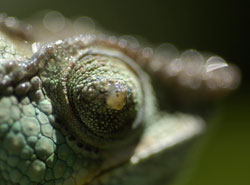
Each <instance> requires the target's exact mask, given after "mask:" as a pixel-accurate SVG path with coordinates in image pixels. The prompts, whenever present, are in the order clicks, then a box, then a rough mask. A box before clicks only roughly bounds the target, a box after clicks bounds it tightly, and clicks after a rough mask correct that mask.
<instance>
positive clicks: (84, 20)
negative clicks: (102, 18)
mask: <svg viewBox="0 0 250 185" xmlns="http://www.w3.org/2000/svg"><path fill="white" fill-rule="evenodd" d="M73 27H74V32H75V33H76V34H83V33H91V32H93V31H94V30H95V22H94V21H93V20H92V19H91V18H90V17H87V16H83V17H78V18H77V19H76V20H75V21H74V23H73Z"/></svg>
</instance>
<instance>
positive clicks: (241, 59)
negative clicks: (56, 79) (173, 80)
mask: <svg viewBox="0 0 250 185" xmlns="http://www.w3.org/2000/svg"><path fill="white" fill-rule="evenodd" d="M43 9H52V10H58V11H60V12H61V13H62V14H63V15H65V16H67V17H76V16H80V15H81V16H89V17H92V18H94V19H95V20H97V21H98V23H99V24H100V25H101V26H103V27H104V28H106V29H108V30H111V31H113V32H116V33H119V34H124V35H128V34H132V35H139V36H142V37H143V38H146V39H148V40H149V41H150V42H151V43H153V44H156V45H157V44H159V43H163V42H170V43H173V44H174V45H175V46H176V47H177V48H179V49H187V48H195V49H198V50H201V51H211V52H214V53H216V54H218V55H220V56H222V57H223V58H225V59H226V60H227V61H231V62H233V63H236V64H237V65H239V66H240V68H241V70H242V72H243V82H242V85H241V87H240V88H239V90H238V91H236V92H235V93H233V94H232V95H231V96H229V97H227V98H226V99H224V100H223V101H220V102H218V103H217V104H218V105H217V109H216V111H215V115H214V116H213V117H212V118H211V120H210V125H209V127H208V130H207V132H206V133H205V135H204V136H203V137H202V138H201V141H200V143H199V146H198V148H197V147H196V148H195V149H194V152H193V153H192V155H191V156H190V160H189V161H188V162H187V165H188V166H189V168H191V169H192V170H188V171H187V172H185V173H183V174H181V175H180V176H179V178H178V179H177V182H176V185H250V118H249V117H250V77H249V76H250V75H249V72H248V69H249V67H248V63H249V58H250V57H249V50H247V46H248V45H249V43H250V39H249V33H250V32H249V30H248V29H247V26H249V24H250V13H249V11H250V6H249V3H248V2H244V1H233V0H228V1H226V0H208V1H202V0H189V1H184V0H165V1H157V0H141V1H139V0H138V1H136V0H127V1H119V0H105V1H104V0H99V1H98V0H70V1H62V0H43V1H38V0H22V1H21V0H6V1H3V0H0V12H6V13H8V14H9V15H11V16H17V17H19V18H26V17H30V16H31V15H32V14H34V13H35V12H37V11H39V10H43Z"/></svg>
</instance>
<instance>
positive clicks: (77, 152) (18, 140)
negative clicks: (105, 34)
mask: <svg viewBox="0 0 250 185" xmlns="http://www.w3.org/2000/svg"><path fill="white" fill-rule="evenodd" d="M13 38H14V36H13V33H7V34H6V33H4V32H0V146H1V147H0V184H1V185H31V184H32V185H56V184H63V185H85V184H91V185H118V184H119V185H123V184H124V185H128V184H130V185H140V184H141V185H155V184H169V182H170V181H171V180H172V178H173V177H174V176H175V175H176V174H177V172H178V171H179V169H180V168H181V167H182V163H183V160H184V159H185V156H186V153H187V151H188V148H190V145H191V144H192V143H193V141H194V139H195V138H196V137H197V136H198V135H199V134H200V133H201V132H202V130H203V127H204V122H203V120H202V119H201V118H200V117H197V116H191V115H186V114H181V113H179V114H167V113H164V112H162V111H160V110H159V109H158V107H157V100H156V98H155V95H154V92H153V88H152V87H151V83H150V79H149V77H148V75H147V74H146V73H145V72H144V71H143V70H142V69H141V67H139V65H140V64H142V63H143V60H145V61H146V60H148V58H147V57H141V58H139V59H138V56H136V55H135V54H134V53H133V52H134V51H133V50H129V49H127V50H126V49H122V48H119V46H118V45H117V44H113V43H109V42H108V39H106V38H104V39H103V38H96V36H89V35H88V36H80V37H75V38H69V39H65V40H64V41H60V42H55V43H51V44H45V45H44V46H43V47H41V48H40V49H39V50H38V51H36V52H35V53H34V54H33V53H32V52H30V51H27V50H26V49H24V48H23V47H22V46H23V44H22V43H21V44H20V43H19V41H17V40H16V39H15V38H14V39H13ZM88 48H92V49H90V51H87V52H86V49H88ZM136 52H137V51H136ZM86 53H87V54H86ZM137 53H138V52H137ZM84 56H85V58H84ZM96 56H97V57H96ZM81 61H82V63H81ZM87 61H89V63H88V62H87ZM124 61H126V62H125V63H126V64H122V63H123V62H124ZM131 62H132V63H134V62H137V63H138V64H139V65H138V64H131ZM140 62H142V63H140ZM86 63H87V64H86ZM99 63H102V65H101V66H99V67H97V66H98V65H99ZM116 63H121V64H118V65H117V66H116ZM103 66H104V67H103ZM128 66H129V67H128ZM72 71H73V72H72ZM86 71H87V72H89V73H87V72H86ZM83 74H84V75H86V76H87V77H86V76H84V75H83ZM88 75H90V76H88ZM98 75H99V76H98ZM96 76H97V77H96ZM99 77H100V79H101V80H97V82H96V81H95V79H99ZM92 78H93V79H94V80H93V79H92ZM69 79H71V80H69ZM91 79H92V80H91ZM103 79H104V80H103ZM93 81H94V82H96V83H97V85H96V86H94V87H95V88H96V89H97V90H96V91H91V93H89V94H88V93H87V92H88V91H86V89H85V90H84V87H89V86H91V87H92V85H93V83H94V82H93ZM100 81H101V82H100ZM64 82H65V83H64ZM92 82H93V83H92ZM67 83H68V85H65V84H67ZM110 83H111V87H112V88H111V90H110V89H109V88H106V87H107V84H110ZM113 84H116V85H117V84H118V86H114V85H113ZM114 87H115V88H117V89H115V90H116V91H114V92H115V94H112V93H113V88H114ZM70 89H71V90H70ZM71 91H72V92H71ZM102 91H103V92H105V93H106V94H105V93H100V92H102ZM97 92H98V93H97ZM107 92H108V94H107ZM124 92H125V93H124ZM81 93H82V94H83V95H82V97H80V98H79V96H80V95H81ZM110 93H111V94H110ZM79 94H80V95H79ZM124 94H125V95H124ZM113 95H114V96H113ZM116 95H121V96H122V98H123V96H125V97H126V98H125V100H123V99H122V98H121V99H120V98H117V99H116ZM93 97H95V99H93ZM96 98H97V99H96ZM98 98H99V99H98ZM83 100H84V101H87V100H91V101H90V102H92V103H93V104H91V105H89V104H86V106H87V108H86V106H85V104H83ZM97 100H98V101H97ZM105 100H107V101H108V100H111V101H110V102H111V103H107V101H105ZM117 102H118V103H117ZM124 102H125V103H124ZM120 103H123V104H120ZM106 104H108V105H106ZM83 105H84V106H83ZM96 109H98V110H99V112H98V113H96V112H97V110H96ZM90 110H91V111H90ZM100 110H101V111H100ZM119 111H120V112H119ZM122 111H123V112H122ZM89 112H90V113H89ZM95 113H96V114H97V115H98V116H100V117H98V116H97V117H95ZM86 115H88V116H86ZM110 117H111V118H112V119H111V118H110ZM83 120H84V121H83ZM103 120H105V121H103ZM134 120H136V121H134ZM102 121H103V122H102ZM101 122H102V123H101ZM135 122H136V123H135ZM85 123H86V124H85ZM100 123H101V124H100ZM116 126H117V127H116Z"/></svg>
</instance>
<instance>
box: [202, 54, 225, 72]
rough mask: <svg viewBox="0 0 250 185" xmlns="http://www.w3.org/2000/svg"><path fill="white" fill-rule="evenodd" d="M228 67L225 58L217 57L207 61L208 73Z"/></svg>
mask: <svg viewBox="0 0 250 185" xmlns="http://www.w3.org/2000/svg"><path fill="white" fill-rule="evenodd" d="M227 66H228V64H227V63H226V61H225V60H224V59H223V58H221V57H217V56H212V57H210V58H209V59H208V60H207V61H206V71H207V72H210V71H214V70H216V69H220V68H223V67H227Z"/></svg>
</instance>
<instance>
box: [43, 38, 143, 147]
mask: <svg viewBox="0 0 250 185" xmlns="http://www.w3.org/2000/svg"><path fill="white" fill-rule="evenodd" d="M71 42H74V43H71ZM86 42H87V43H86ZM61 48H64V50H63V51H62V50H61ZM65 48H67V49H66V50H65ZM55 51H56V52H55ZM40 55H42V56H43V58H44V59H42V61H40V64H41V63H42V64H44V65H45V67H44V69H43V70H41V72H39V74H40V78H41V80H42V82H43V86H44V90H45V94H46V95H47V96H48V97H49V98H50V99H51V101H52V104H53V105H54V106H53V107H54V109H55V110H54V111H55V113H56V114H58V116H60V118H61V119H60V120H61V123H62V125H63V126H65V128H66V129H68V130H69V131H70V133H71V134H72V133H73V135H74V136H76V138H77V139H78V138H79V140H80V142H83V143H85V144H90V145H92V146H96V147H98V148H109V147H112V146H114V145H117V144H118V143H119V145H120V143H121V142H122V143H124V142H125V143H126V142H127V140H130V138H133V135H136V134H135V133H136V131H137V130H139V128H141V126H142V123H143V120H142V117H144V116H143V114H144V104H145V102H144V99H145V97H144V96H145V95H144V90H143V88H144V87H143V83H147V82H146V81H145V80H144V81H142V79H144V78H145V77H142V78H141V76H145V74H144V73H143V72H142V71H141V70H140V68H139V67H138V66H137V65H136V64H135V63H134V61H133V60H132V59H130V58H129V57H127V56H126V55H124V54H123V53H122V52H120V51H118V50H115V49H114V48H112V47H108V46H105V45H99V44H97V43H95V41H94V40H91V39H90V38H88V39H87V38H81V39H78V40H75V41H72V40H71V41H69V40H68V41H65V42H62V43H59V44H55V45H53V46H48V47H47V48H46V49H45V50H42V53H40ZM44 56H46V57H44ZM38 58H39V57H38ZM131 135H132V136H131Z"/></svg>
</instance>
